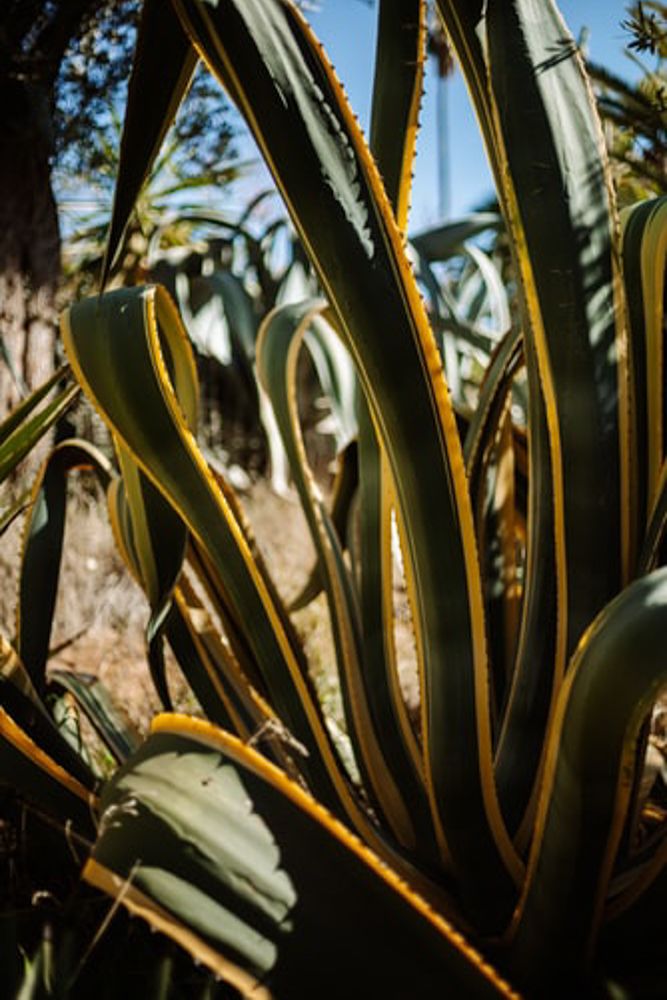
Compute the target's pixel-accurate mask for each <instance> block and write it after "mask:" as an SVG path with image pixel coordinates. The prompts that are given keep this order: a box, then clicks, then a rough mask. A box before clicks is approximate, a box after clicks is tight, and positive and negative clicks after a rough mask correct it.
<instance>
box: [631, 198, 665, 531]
mask: <svg viewBox="0 0 667 1000" xmlns="http://www.w3.org/2000/svg"><path fill="white" fill-rule="evenodd" d="M666 218H667V200H666V199H665V198H656V199H652V200H650V201H647V202H644V203H642V204H640V205H636V206H633V207H632V208H630V209H626V211H624V212H623V213H622V224H623V277H624V279H625V288H626V295H627V300H628V314H629V325H630V348H631V359H632V374H633V380H634V399H635V401H636V403H635V413H634V417H635V421H636V436H635V440H636V451H635V454H634V456H633V458H634V464H635V480H636V488H637V510H636V517H637V521H638V534H639V541H640V543H641V539H642V536H643V531H644V529H645V527H646V524H647V519H648V518H649V516H650V514H651V511H652V510H653V509H654V508H655V504H656V497H657V494H658V491H659V490H660V488H661V485H662V484H661V482H660V475H661V471H662V466H663V463H664V460H665V443H664V442H665V426H664V419H665V418H664V398H663V397H664V387H663V382H664V331H663V323H664V296H663V292H664V282H665V264H666V260H667V226H666V225H665V219H666Z"/></svg>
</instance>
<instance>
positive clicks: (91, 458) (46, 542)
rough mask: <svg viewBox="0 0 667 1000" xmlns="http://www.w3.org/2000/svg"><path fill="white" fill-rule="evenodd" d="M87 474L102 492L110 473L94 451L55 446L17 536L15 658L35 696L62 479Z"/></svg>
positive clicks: (51, 606) (46, 633)
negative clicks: (74, 473)
mask: <svg viewBox="0 0 667 1000" xmlns="http://www.w3.org/2000/svg"><path fill="white" fill-rule="evenodd" d="M82 468H83V469H89V470H92V471H93V472H94V473H95V475H96V476H97V478H98V480H99V482H100V484H101V486H102V487H103V488H104V489H106V488H107V487H108V485H109V483H110V481H111V476H112V470H111V466H110V464H109V462H108V460H107V459H106V458H105V456H104V455H103V454H102V452H100V451H99V450H98V449H97V448H95V447H94V446H92V445H90V444H88V443H87V442H85V441H79V440H76V439H72V440H67V441H62V442H60V444H58V445H56V446H55V448H53V450H52V451H51V453H50V455H49V456H48V457H47V458H46V460H45V461H44V463H43V465H42V467H41V469H40V471H39V473H38V475H37V477H36V479H35V482H34V484H33V487H32V494H31V501H30V512H29V515H28V518H27V520H26V524H25V528H24V533H23V550H22V553H21V568H20V576H19V599H18V602H17V606H16V637H17V638H16V643H17V652H18V654H19V656H20V658H21V660H22V662H23V663H24V665H25V667H26V669H27V671H28V674H29V676H30V678H31V680H32V683H33V684H34V685H35V688H36V689H37V691H39V692H43V691H44V684H45V671H46V663H47V660H48V656H49V641H50V638H51V626H52V624H53V614H54V611H55V606H56V595H57V591H58V578H59V576H60V559H61V555H62V544H63V533H64V531H65V514H66V505H67V476H68V475H69V473H70V472H72V471H73V470H76V469H82Z"/></svg>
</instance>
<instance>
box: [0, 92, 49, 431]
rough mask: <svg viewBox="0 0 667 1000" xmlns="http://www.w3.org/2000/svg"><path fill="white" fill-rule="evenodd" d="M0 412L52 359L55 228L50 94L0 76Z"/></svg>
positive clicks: (41, 377) (37, 380) (40, 378)
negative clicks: (45, 96) (2, 81)
mask: <svg viewBox="0 0 667 1000" xmlns="http://www.w3.org/2000/svg"><path fill="white" fill-rule="evenodd" d="M0 96H2V97H4V98H5V100H3V101H1V102H0V109H1V111H0V338H1V341H2V344H1V346H2V348H3V353H4V355H5V357H4V358H0V419H2V418H4V417H5V416H6V415H7V413H9V411H10V410H11V409H12V408H13V407H14V406H15V405H16V403H17V402H18V400H19V399H20V398H21V396H22V395H23V394H24V393H25V391H26V390H27V389H31V388H34V387H35V386H37V385H39V384H40V383H41V382H42V381H43V380H44V379H45V378H46V377H47V376H48V375H49V374H50V373H51V372H52V371H53V367H54V347H55V336H56V319H57V317H56V301H55V296H56V289H57V284H58V279H59V276H60V234H59V231H58V215H57V210H56V204H55V199H54V197H53V191H52V188H51V168H50V163H49V156H50V145H51V143H50V128H49V126H50V114H49V112H48V106H49V105H48V100H46V99H45V98H44V95H43V93H41V92H40V91H38V90H37V88H36V87H33V86H30V85H26V84H23V83H18V82H15V81H9V82H7V81H5V82H4V83H0Z"/></svg>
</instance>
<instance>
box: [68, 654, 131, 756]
mask: <svg viewBox="0 0 667 1000" xmlns="http://www.w3.org/2000/svg"><path fill="white" fill-rule="evenodd" d="M49 686H50V688H51V689H52V690H55V691H66V692H68V694H70V695H71V696H72V697H73V698H74V699H75V701H76V703H77V705H78V706H79V707H80V708H81V709H82V710H83V712H84V713H85V715H86V717H87V718H88V719H89V721H90V722H91V724H92V725H93V727H94V728H95V730H96V732H97V733H98V735H99V736H100V738H101V739H102V741H103V742H104V744H105V746H106V747H107V749H108V750H109V751H110V752H111V753H112V754H113V756H114V757H115V758H116V760H117V761H118V763H122V762H123V761H124V760H126V759H127V758H128V757H129V756H130V754H131V753H133V752H134V751H135V750H136V749H137V748H138V746H139V737H138V734H137V733H136V731H135V730H134V728H133V727H132V726H130V725H129V723H128V722H127V720H126V719H125V718H124V717H123V716H122V715H121V714H120V713H119V711H118V710H117V708H116V706H115V705H114V703H113V701H112V699H111V697H110V696H109V692H108V691H107V689H106V688H105V687H104V685H103V684H102V682H101V681H100V680H99V679H98V678H97V677H95V676H94V675H92V674H85V673H81V672H76V673H75V672H74V671H72V670H51V671H50V672H49Z"/></svg>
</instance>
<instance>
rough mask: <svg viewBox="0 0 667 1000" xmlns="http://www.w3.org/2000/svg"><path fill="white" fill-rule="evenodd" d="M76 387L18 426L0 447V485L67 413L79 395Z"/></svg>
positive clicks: (66, 391) (70, 388) (68, 389)
mask: <svg viewBox="0 0 667 1000" xmlns="http://www.w3.org/2000/svg"><path fill="white" fill-rule="evenodd" d="M80 391H81V390H80V389H79V386H78V385H71V386H69V387H68V388H66V389H63V390H62V391H61V392H59V393H58V395H57V396H55V397H54V398H53V399H52V400H51V402H50V403H47V405H46V406H44V407H42V409H41V410H39V411H38V412H37V413H36V414H34V415H33V416H31V417H29V419H27V420H26V421H25V422H23V423H21V424H19V425H18V426H16V427H15V428H14V430H13V431H12V432H11V433H10V434H9V435H8V436H7V437H6V438H5V439H4V441H3V442H2V444H1V445H0V483H1V482H4V480H5V479H6V478H7V476H9V475H11V473H12V472H13V471H14V469H15V468H16V466H17V465H18V464H19V462H20V461H22V459H24V458H25V457H26V455H27V454H28V453H29V452H30V451H32V449H33V448H34V447H35V445H36V444H37V442H38V441H39V440H41V438H42V437H43V436H44V435H45V434H46V432H47V431H48V430H50V429H51V427H53V425H54V424H55V423H57V422H58V420H60V418H61V417H62V416H64V415H65V413H67V411H68V410H69V408H70V407H71V405H72V403H73V402H74V400H75V399H76V398H77V396H78V395H79V392H80Z"/></svg>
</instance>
